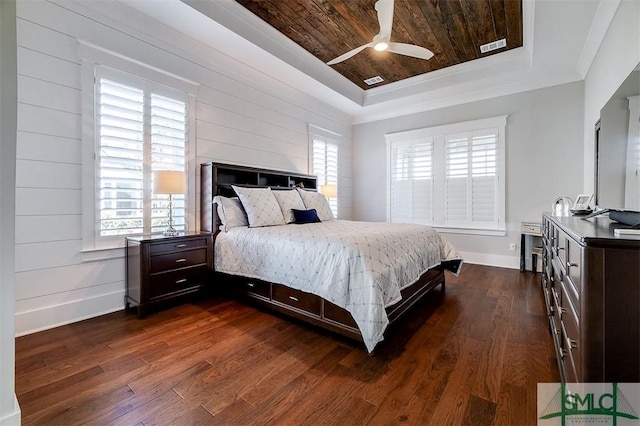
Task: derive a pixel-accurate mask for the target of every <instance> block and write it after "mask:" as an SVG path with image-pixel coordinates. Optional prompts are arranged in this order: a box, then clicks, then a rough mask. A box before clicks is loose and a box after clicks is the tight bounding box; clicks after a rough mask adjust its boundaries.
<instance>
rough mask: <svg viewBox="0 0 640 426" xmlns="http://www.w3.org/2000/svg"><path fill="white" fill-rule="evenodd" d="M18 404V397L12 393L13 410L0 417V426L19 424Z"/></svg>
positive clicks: (17, 425)
mask: <svg viewBox="0 0 640 426" xmlns="http://www.w3.org/2000/svg"><path fill="white" fill-rule="evenodd" d="M21 414H22V413H21V412H20V405H19V404H18V398H17V397H16V395H15V394H14V395H13V412H11V413H9V414H6V415H4V416H2V417H0V426H20V424H21V421H22V420H21V417H20V415H21Z"/></svg>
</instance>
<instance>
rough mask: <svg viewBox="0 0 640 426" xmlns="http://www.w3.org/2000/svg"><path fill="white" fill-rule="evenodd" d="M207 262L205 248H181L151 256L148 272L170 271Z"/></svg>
mask: <svg viewBox="0 0 640 426" xmlns="http://www.w3.org/2000/svg"><path fill="white" fill-rule="evenodd" d="M206 263H207V249H206V248H201V249H193V250H183V251H178V252H175V253H168V254H161V255H156V256H151V266H150V271H149V272H150V273H151V274H156V273H159V272H165V271H170V270H173V269H178V268H185V267H187V266H194V265H202V264H206Z"/></svg>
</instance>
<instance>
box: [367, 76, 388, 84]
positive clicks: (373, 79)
mask: <svg viewBox="0 0 640 426" xmlns="http://www.w3.org/2000/svg"><path fill="white" fill-rule="evenodd" d="M383 81H384V80H383V79H382V77H380V76H379V75H376V76H375V77H371V78H367V79H366V80H365V81H364V82H365V83H367V84H368V85H369V86H371V85H372V84H376V83H380V82H383Z"/></svg>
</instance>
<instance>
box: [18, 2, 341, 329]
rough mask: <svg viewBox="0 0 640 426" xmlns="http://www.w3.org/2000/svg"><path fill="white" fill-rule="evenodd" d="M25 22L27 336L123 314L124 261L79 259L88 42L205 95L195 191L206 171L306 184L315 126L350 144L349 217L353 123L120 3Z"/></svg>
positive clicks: (22, 117)
mask: <svg viewBox="0 0 640 426" xmlns="http://www.w3.org/2000/svg"><path fill="white" fill-rule="evenodd" d="M17 16H18V19H17V44H18V143H17V151H18V153H17V183H16V187H17V188H16V191H17V195H16V210H17V213H16V246H15V251H16V259H15V268H16V286H15V298H16V304H15V312H16V332H17V334H18V335H20V334H25V333H29V332H32V331H35V330H39V329H45V328H49V327H52V326H55V325H59V324H64V323H69V322H73V321H77V320H79V319H82V318H86V317H92V316H96V315H99V314H101V313H106V312H111V311H114V310H119V309H122V308H123V295H124V259H123V258H122V255H123V252H122V250H119V251H117V252H116V253H82V252H81V250H82V214H83V212H82V197H83V194H82V180H81V173H82V140H81V118H82V106H81V74H80V68H81V66H80V60H79V58H78V41H79V40H81V41H83V42H86V43H90V44H93V45H95V46H98V47H100V48H103V49H107V50H109V51H112V52H115V53H117V54H118V55H122V56H124V57H127V58H135V60H136V61H139V62H141V63H143V64H146V65H149V66H152V67H155V68H157V69H160V70H163V71H165V72H168V73H171V74H173V75H176V76H179V77H181V78H184V79H188V80H190V81H193V82H195V83H197V84H199V88H198V92H197V101H196V108H195V109H196V114H197V115H196V125H195V127H196V128H195V132H196V147H195V149H196V164H193V165H191V170H190V173H191V176H192V178H194V179H193V181H194V182H199V178H195V176H196V175H199V171H198V164H199V163H201V162H207V161H220V162H230V163H237V164H245V165H251V166H258V167H268V168H275V169H281V170H290V171H300V172H307V171H308V164H309V159H308V148H307V147H308V134H307V126H308V124H309V123H311V124H314V125H316V126H319V127H322V128H326V129H328V130H330V131H333V132H336V133H339V134H342V135H343V142H344V147H343V149H342V153H343V154H344V158H341V160H343V161H342V162H341V164H342V168H341V170H340V172H341V180H342V185H341V188H340V190H341V191H340V193H341V200H340V205H341V207H342V208H341V211H340V215H341V216H342V217H345V218H349V217H350V215H351V209H350V206H351V199H350V198H351V168H350V165H351V158H350V155H351V125H350V122H351V121H350V118H349V117H348V116H346V115H345V114H343V113H341V112H339V111H337V110H335V109H333V108H331V107H329V106H327V105H326V104H323V103H321V102H319V101H317V100H315V99H313V98H310V97H309V96H307V95H304V94H302V93H300V92H298V91H296V90H293V89H291V88H290V87H288V86H287V85H286V84H284V83H282V82H280V81H277V80H274V79H271V78H268V77H266V76H265V75H264V74H262V73H261V72H260V71H259V70H256V69H255V68H251V67H248V66H245V65H243V64H241V63H239V62H237V61H235V60H233V59H231V58H229V57H227V56H225V55H223V54H221V53H220V52H219V51H217V50H215V49H213V48H211V47H209V46H207V45H204V44H202V43H200V42H197V41H195V40H194V39H192V38H189V37H187V36H185V35H184V34H181V33H178V32H176V31H174V30H172V29H171V28H168V27H166V26H164V25H162V24H160V23H158V22H157V21H154V20H152V19H150V18H148V17H147V16H144V15H141V14H140V13H139V12H137V11H135V10H133V9H130V8H128V7H127V6H125V5H123V4H121V3H119V2H113V1H110V2H70V1H64V0H59V1H58V0H56V1H44V0H30V1H21V2H18V5H17ZM197 193H198V194H199V189H197ZM87 195H88V196H91V197H92V196H93V194H87ZM196 204H197V203H196ZM195 215H196V217H198V216H199V214H198V212H195ZM101 257H102V258H101ZM96 258H97V259H98V260H95V259H96ZM92 259H93V260H92Z"/></svg>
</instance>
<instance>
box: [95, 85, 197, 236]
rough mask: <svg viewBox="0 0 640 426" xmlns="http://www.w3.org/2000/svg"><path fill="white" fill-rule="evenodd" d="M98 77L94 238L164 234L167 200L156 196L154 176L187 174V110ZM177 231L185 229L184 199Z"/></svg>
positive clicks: (147, 89) (176, 201)
mask: <svg viewBox="0 0 640 426" xmlns="http://www.w3.org/2000/svg"><path fill="white" fill-rule="evenodd" d="M156 87H158V85H154V84H152V83H150V82H146V81H141V82H140V84H138V85H135V84H134V85H132V84H129V82H127V84H125V83H122V82H119V81H116V79H108V78H104V77H100V78H99V81H98V85H97V89H98V93H97V97H96V98H97V102H98V105H97V108H96V110H97V113H98V114H97V115H98V117H97V118H98V132H97V134H98V145H99V147H98V150H97V153H98V155H97V158H96V160H97V173H96V178H97V182H96V183H97V188H98V191H97V200H96V201H97V208H96V216H97V217H96V220H97V224H96V233H97V235H98V236H99V237H109V236H121V235H129V234H142V233H152V232H160V231H162V230H164V229H166V227H167V216H168V210H167V205H168V195H164V194H162V195H160V194H153V193H152V190H151V188H152V187H153V186H152V180H151V179H152V172H153V171H155V170H176V171H185V170H186V154H187V145H186V141H187V105H186V102H185V101H184V100H181V99H174V98H171V97H167V96H164V95H161V94H158V93H156V92H155V91H154V88H156ZM173 208H174V210H173V218H174V227H175V228H176V229H177V230H184V229H185V213H186V212H185V196H184V195H174V196H173Z"/></svg>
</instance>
